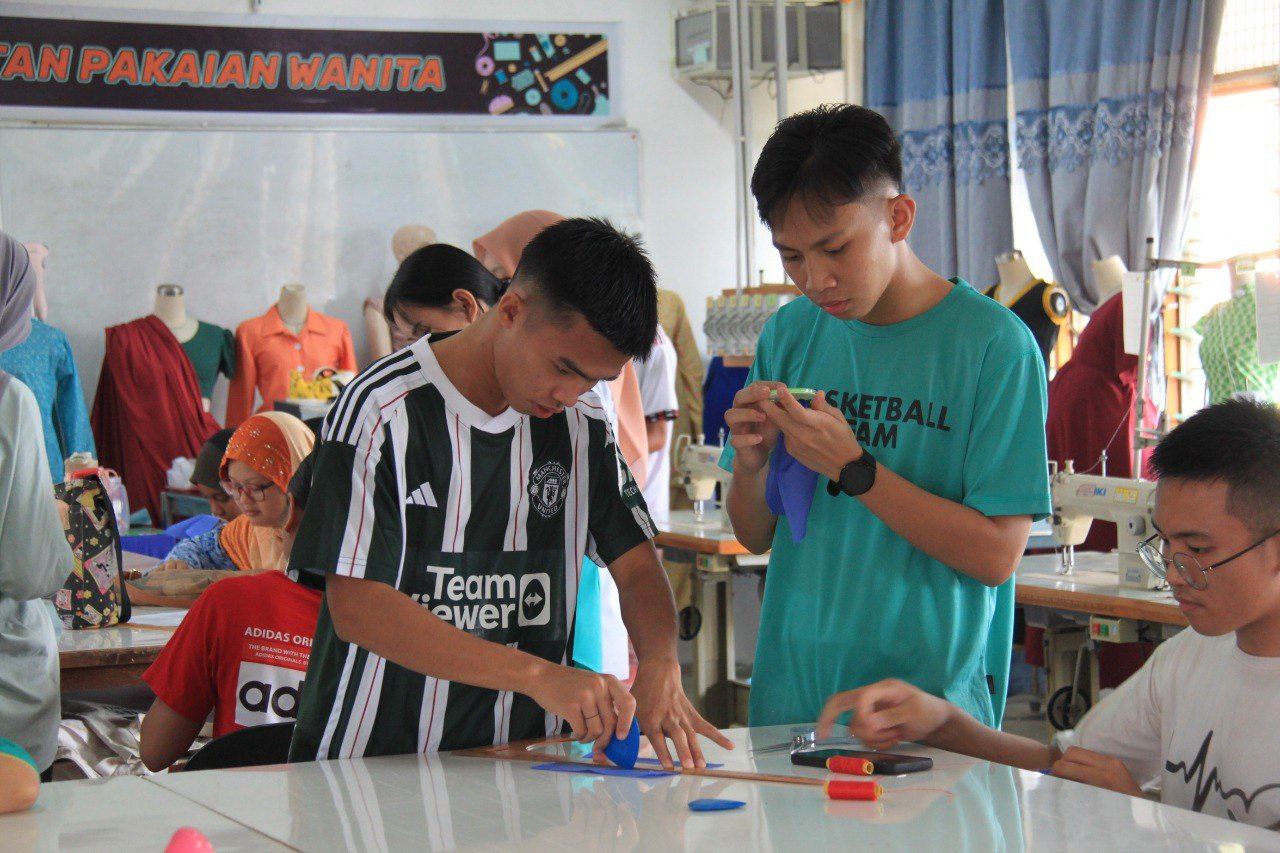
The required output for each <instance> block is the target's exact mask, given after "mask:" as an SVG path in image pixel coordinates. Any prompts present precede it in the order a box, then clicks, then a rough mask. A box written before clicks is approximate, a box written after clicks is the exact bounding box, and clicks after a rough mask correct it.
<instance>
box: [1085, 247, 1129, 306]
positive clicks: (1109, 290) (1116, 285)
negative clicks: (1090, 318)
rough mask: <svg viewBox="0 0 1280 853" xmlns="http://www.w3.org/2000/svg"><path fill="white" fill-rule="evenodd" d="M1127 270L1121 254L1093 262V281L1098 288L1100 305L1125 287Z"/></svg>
mask: <svg viewBox="0 0 1280 853" xmlns="http://www.w3.org/2000/svg"><path fill="white" fill-rule="evenodd" d="M1127 272H1128V270H1127V269H1125V268H1124V261H1122V260H1120V256H1119V255H1112V256H1111V257H1109V258H1103V259H1102V260H1100V261H1094V262H1093V283H1094V284H1095V285H1096V286H1097V288H1098V304H1099V305H1101V304H1102V303H1104V302H1106V301H1107V300H1108V299H1110V298H1111V297H1112V296H1115V295H1116V294H1117V293H1119V292H1120V291H1121V290H1123V289H1124V274H1125V273H1127Z"/></svg>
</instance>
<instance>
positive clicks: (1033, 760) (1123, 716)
mask: <svg viewBox="0 0 1280 853" xmlns="http://www.w3.org/2000/svg"><path fill="white" fill-rule="evenodd" d="M1151 465H1152V468H1153V469H1154V470H1155V471H1156V473H1157V474H1158V475H1159V478H1160V479H1159V485H1158V487H1157V490H1156V511H1155V523H1156V528H1157V530H1159V531H1160V533H1159V536H1158V537H1157V538H1156V539H1155V540H1154V541H1151V542H1148V543H1143V546H1142V547H1140V548H1139V553H1140V554H1141V555H1142V557H1143V559H1144V560H1146V561H1148V564H1149V565H1150V566H1151V569H1152V570H1153V571H1155V572H1156V573H1157V574H1158V575H1161V576H1165V577H1166V578H1167V580H1168V582H1169V585H1170V586H1171V587H1172V588H1173V594H1174V597H1175V598H1176V599H1177V601H1178V606H1179V607H1180V608H1181V610H1182V612H1183V613H1184V614H1186V617H1187V621H1188V622H1189V623H1190V624H1191V628H1192V630H1190V631H1183V632H1182V633H1180V634H1179V635H1178V636H1177V637H1175V638H1173V639H1172V640H1170V641H1168V642H1167V643H1164V644H1163V645H1161V646H1160V647H1159V648H1158V649H1157V650H1156V653H1155V654H1154V655H1153V656H1152V657H1151V659H1150V660H1148V661H1147V663H1146V665H1145V666H1143V668H1142V669H1141V670H1139V671H1138V673H1137V674H1135V675H1134V676H1133V677H1132V678H1130V679H1129V680H1128V681H1126V682H1125V683H1124V684H1122V685H1121V686H1120V687H1119V688H1118V689H1117V690H1116V691H1115V692H1114V693H1112V694H1110V695H1109V696H1107V698H1105V699H1104V700H1102V702H1101V703H1100V704H1099V705H1098V706H1097V707H1095V708H1094V709H1093V710H1092V711H1091V712H1089V714H1088V715H1087V716H1086V717H1085V718H1084V720H1083V721H1082V722H1081V723H1080V726H1079V727H1078V728H1077V729H1076V730H1075V731H1074V732H1069V733H1066V734H1065V735H1061V736H1059V737H1060V741H1059V743H1057V744H1055V745H1054V746H1053V747H1049V746H1045V745H1044V744H1041V743H1037V742H1036V741H1032V740H1029V739H1027V738H1022V737H1017V736H1014V735H1010V734H1004V733H1002V732H998V731H995V730H992V729H989V728H987V727H985V726H982V725H980V724H979V723H977V722H976V721H975V720H974V719H973V718H972V717H970V716H968V715H967V714H965V713H964V712H962V711H961V710H959V709H958V708H956V707H955V706H954V705H952V704H950V703H948V702H946V701H944V700H942V699H939V698H937V697H934V696H930V695H928V694H927V693H924V692H923V691H921V690H918V689H917V688H915V687H911V686H910V685H907V684H904V683H902V682H899V681H882V682H880V683H878V684H873V685H871V686H869V687H864V688H862V689H860V690H854V691H851V692H848V693H841V694H838V695H836V696H833V697H832V698H831V699H830V701H828V703H827V707H826V708H825V709H824V710H823V713H822V717H821V719H820V721H819V734H820V735H821V734H823V733H825V732H827V731H829V730H830V728H831V725H832V723H833V722H834V721H835V719H836V717H837V716H839V715H840V714H842V713H844V712H846V711H853V721H852V729H853V732H854V734H855V735H857V736H858V737H859V738H861V739H862V740H863V741H865V742H866V743H867V744H868V745H869V746H871V747H873V748H876V749H888V748H890V747H892V746H893V745H895V744H897V743H898V742H900V741H907V740H912V741H919V742H922V743H926V744H929V745H930V746H936V747H939V748H941V749H947V750H951V751H953V752H959V753H963V754H966V755H972V756H975V757H977V758H983V759H986V760H988V761H995V762H999V763H1001V764H1009V765H1013V766H1015V767H1024V768H1027V769H1037V768H1046V767H1052V772H1053V774H1054V775H1055V776H1059V777H1062V778H1066V779H1072V780H1075V781H1078V782H1084V783H1087V784H1090V785H1097V786H1099V787H1102V788H1109V789H1111V790H1114V791H1119V792H1121V793H1125V794H1130V795H1133V796H1140V795H1141V794H1142V792H1143V791H1144V790H1150V789H1151V788H1153V787H1155V786H1157V785H1158V786H1159V788H1160V798H1161V800H1162V801H1163V802H1164V803H1166V804H1169V805H1176V806H1181V807H1183V808H1187V809H1192V810H1194V811H1199V812H1205V813H1206V814H1212V815H1216V816H1219V817H1225V818H1229V819H1231V820H1238V821H1241V822H1244V823H1249V824H1253V825H1255V826H1261V827H1265V828H1268V829H1280V750H1277V749H1276V748H1275V744H1276V743H1277V741H1276V736H1275V726H1276V720H1277V718H1278V717H1280V537H1277V535H1276V534H1277V533H1280V411H1278V410H1277V409H1276V408H1275V407H1274V406H1272V405H1269V404H1262V403H1258V402H1254V401H1252V400H1245V399H1233V400H1228V401H1227V402H1224V403H1220V404H1218V405H1216V406H1210V407H1209V408H1207V409H1205V410H1203V411H1201V412H1200V413H1198V414H1196V415H1195V416H1193V417H1192V418H1190V419H1188V420H1187V421H1186V423H1184V424H1183V425H1182V426H1180V427H1178V428H1177V429H1175V430H1174V431H1173V432H1172V433H1170V434H1169V435H1168V436H1167V437H1166V438H1165V439H1164V441H1162V442H1161V443H1160V446H1159V447H1158V448H1157V449H1156V451H1155V454H1154V455H1153V457H1152V460H1151ZM1268 744H1270V746H1268ZM1063 748H1065V751H1062V749H1063Z"/></svg>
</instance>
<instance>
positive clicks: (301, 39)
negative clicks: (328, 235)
mask: <svg viewBox="0 0 1280 853" xmlns="http://www.w3.org/2000/svg"><path fill="white" fill-rule="evenodd" d="M608 50H609V42H608V37H607V34H606V33H603V32H602V33H481V32H412V31H390V30H337V29H300V28H299V29H281V28H274V27H271V28H268V27H251V26H209V25H196V24H169V23H134V22H122V21H110V22H108V21H84V20H63V19H53V18H32V17H15V16H0V105H9V106H24V107H56V108H65V107H72V108H88V109H122V110H182V111H194V112H220V113H246V112H252V113H313V114H315V113H361V114H401V115H451V116H486V115H487V116H512V115H535V116H536V115H547V116H596V117H607V116H608V115H609V61H608Z"/></svg>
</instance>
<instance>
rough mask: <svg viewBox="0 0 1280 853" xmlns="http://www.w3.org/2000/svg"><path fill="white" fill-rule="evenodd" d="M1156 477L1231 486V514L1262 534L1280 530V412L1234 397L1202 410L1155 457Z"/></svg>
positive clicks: (1166, 440)
mask: <svg viewBox="0 0 1280 853" xmlns="http://www.w3.org/2000/svg"><path fill="white" fill-rule="evenodd" d="M1151 469H1152V471H1153V472H1154V473H1155V474H1156V476H1157V477H1160V478H1162V479H1164V478H1172V479H1179V480H1196V481H1204V482H1215V481H1216V482H1224V483H1226V484H1227V488H1228V492H1227V511H1228V512H1230V513H1231V514H1232V515H1234V516H1235V517H1236V518H1238V519H1240V520H1241V521H1243V522H1244V523H1245V524H1248V525H1249V526H1250V527H1251V528H1253V529H1254V530H1255V531H1256V532H1258V533H1259V534H1263V533H1271V532H1272V531H1274V530H1276V529H1278V528H1280V409H1277V408H1276V407H1275V406H1274V405H1272V404H1271V403H1264V402H1260V401H1258V400H1254V399H1250V398H1247V397H1233V398H1231V399H1230V400H1225V401H1223V402H1221V403H1216V404H1215V405H1212V406H1208V407H1207V408H1204V409H1201V410H1200V411H1199V412H1197V413H1195V414H1194V415H1192V416H1191V417H1189V418H1187V420H1186V421H1185V422H1183V424H1182V425H1181V426H1179V427H1178V428H1176V429H1175V430H1174V431H1173V432H1171V433H1169V434H1168V435H1166V436H1165V437H1164V439H1163V440H1161V442H1160V444H1159V445H1158V446H1157V447H1156V449H1155V452H1154V453H1153V454H1152V455H1151Z"/></svg>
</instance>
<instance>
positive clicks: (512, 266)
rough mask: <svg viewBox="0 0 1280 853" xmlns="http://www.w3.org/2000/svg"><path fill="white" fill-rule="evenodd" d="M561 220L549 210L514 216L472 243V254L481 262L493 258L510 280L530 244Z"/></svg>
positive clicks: (532, 211)
mask: <svg viewBox="0 0 1280 853" xmlns="http://www.w3.org/2000/svg"><path fill="white" fill-rule="evenodd" d="M563 219H564V217H563V216H561V215H560V214H558V213H552V212H551V211H549V210H526V211H525V212H524V213H517V214H516V215H515V216H513V217H511V218H510V219H507V220H504V221H503V222H502V224H500V225H499V226H498V227H497V228H495V229H493V230H492V231H490V232H489V233H488V234H485V235H483V236H480V237H477V238H476V239H474V240H472V241H471V251H472V253H473V254H474V255H475V256H476V257H477V258H480V260H481V261H484V258H483V257H481V255H482V254H485V255H488V256H489V257H491V258H493V259H494V260H496V261H497V262H498V263H500V264H502V266H503V267H504V268H505V269H506V271H507V277H511V276H513V275H515V274H516V267H518V266H520V255H521V253H523V252H524V247H525V246H527V245H529V241H530V240H532V239H533V238H534V237H536V236H537V235H538V232H539V231H541V230H542V229H543V228H546V227H547V226H548V225H555V224H556V223H557V222H560V221H561V220H563Z"/></svg>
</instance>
